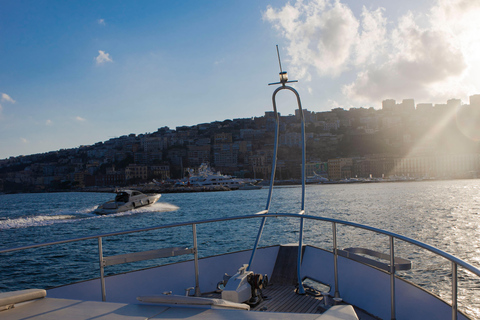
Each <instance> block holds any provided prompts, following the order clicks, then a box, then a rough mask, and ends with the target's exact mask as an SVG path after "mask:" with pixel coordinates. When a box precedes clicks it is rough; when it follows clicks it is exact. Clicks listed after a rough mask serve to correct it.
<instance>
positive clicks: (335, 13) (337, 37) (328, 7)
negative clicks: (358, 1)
mask: <svg viewBox="0 0 480 320" xmlns="http://www.w3.org/2000/svg"><path fill="white" fill-rule="evenodd" d="M263 18H264V20H266V21H268V22H270V23H272V25H273V26H274V28H276V29H277V30H279V31H280V33H281V34H282V35H283V37H284V38H286V39H287V40H288V42H289V45H288V47H287V53H288V55H289V57H290V59H291V61H290V63H291V65H292V67H293V69H294V70H292V71H293V73H295V74H296V75H297V78H306V79H307V80H309V79H310V78H311V74H310V72H309V69H310V68H311V67H314V69H315V70H316V71H317V72H318V73H319V74H320V75H333V76H336V75H339V74H340V73H342V72H343V71H345V70H346V69H347V67H348V64H349V61H350V59H351V55H352V50H353V48H354V46H355V43H356V41H357V38H356V37H357V29H358V27H359V22H358V20H357V19H356V18H355V16H354V15H353V12H352V11H351V10H350V8H348V7H347V6H346V5H344V4H342V3H340V2H339V1H335V2H332V1H327V0H314V1H305V2H303V1H297V2H296V3H295V5H294V6H292V5H290V3H287V4H286V5H285V6H284V7H283V8H281V9H278V10H277V9H274V8H272V7H271V6H268V7H267V10H266V12H265V13H264V15H263Z"/></svg>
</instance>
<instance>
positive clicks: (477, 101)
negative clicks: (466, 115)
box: [470, 94, 480, 107]
mask: <svg viewBox="0 0 480 320" xmlns="http://www.w3.org/2000/svg"><path fill="white" fill-rule="evenodd" d="M470 105H471V106H478V107H480V94H474V95H473V96H470Z"/></svg>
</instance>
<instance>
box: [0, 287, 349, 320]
mask: <svg viewBox="0 0 480 320" xmlns="http://www.w3.org/2000/svg"><path fill="white" fill-rule="evenodd" d="M27 291H28V290H27ZM11 294H12V293H8V295H9V296H8V297H7V298H4V299H2V300H3V301H4V302H5V303H2V304H1V305H2V307H0V310H2V308H4V309H5V308H6V310H3V311H0V318H1V319H2V320H20V319H29V320H47V319H48V320H59V319H62V320H64V319H69V320H87V319H96V320H147V319H195V320H203V319H205V320H207V319H208V320H217V319H218V320H224V319H229V320H235V319H252V320H266V319H280V320H282V319H294V320H357V319H358V317H357V316H356V315H355V312H354V310H353V307H351V306H346V305H344V306H335V307H332V308H330V309H329V310H328V311H327V312H325V313H323V314H307V313H287V312H257V311H246V310H227V309H212V308H198V307H191V306H185V307H179V306H172V305H158V304H127V303H115V302H99V301H83V300H73V299H58V298H38V299H34V300H30V301H25V302H21V301H24V300H25V298H24V297H25V294H24V293H23V292H22V295H21V296H20V298H19V299H17V300H18V302H14V301H12V298H14V299H15V298H18V297H15V293H13V297H12V295H11ZM27 299H30V298H27ZM284 304H285V303H284Z"/></svg>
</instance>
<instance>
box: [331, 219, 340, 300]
mask: <svg viewBox="0 0 480 320" xmlns="http://www.w3.org/2000/svg"><path fill="white" fill-rule="evenodd" d="M332 231H333V272H334V277H335V294H334V297H335V298H340V290H338V261H337V260H338V252H337V224H336V223H335V222H332Z"/></svg>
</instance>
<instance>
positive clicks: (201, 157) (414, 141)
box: [0, 95, 480, 192]
mask: <svg viewBox="0 0 480 320" xmlns="http://www.w3.org/2000/svg"><path fill="white" fill-rule="evenodd" d="M304 116H305V120H306V139H307V141H306V143H307V162H308V163H307V176H314V175H320V176H323V177H325V178H328V179H330V180H342V179H348V178H355V177H356V178H360V177H361V178H370V177H371V178H388V177H397V178H401V177H409V178H425V177H429V178H441V179H450V178H472V177H477V176H478V175H479V169H480V158H479V154H480V153H479V151H480V150H479V141H480V126H479V125H477V124H478V123H480V95H474V96H471V97H470V101H469V104H462V102H461V101H460V100H458V99H451V100H448V101H447V102H446V103H445V104H435V105H434V104H431V103H418V104H415V102H414V100H413V99H405V100H403V101H402V102H400V103H397V102H396V101H395V100H391V99H390V100H385V101H383V103H382V109H381V110H375V109H373V108H370V109H365V108H359V109H350V110H344V109H341V108H336V109H333V110H331V111H328V112H311V111H308V110H304ZM299 118H300V117H299V114H298V110H297V111H296V113H295V115H287V116H282V115H280V121H281V122H280V139H279V143H280V146H279V147H280V148H279V154H278V167H277V177H278V178H279V179H285V180H286V179H298V178H299V177H300V158H301V152H300V147H301V135H300V133H299V128H300V123H299ZM274 127H275V117H274V114H273V112H271V111H268V112H265V115H264V116H262V117H255V118H248V119H234V120H225V121H222V122H220V121H215V122H212V123H202V124H198V125H195V126H182V127H177V128H175V129H170V128H168V127H163V128H159V129H158V130H157V131H156V132H154V133H146V134H140V135H136V134H129V135H126V136H122V137H118V138H113V139H110V140H107V141H104V142H98V143H96V144H95V145H91V146H80V147H79V148H75V149H68V150H58V151H52V152H48V153H44V154H35V155H29V156H20V157H11V158H9V159H3V160H0V192H8V191H11V190H13V191H15V190H47V189H72V188H84V187H89V186H123V185H127V184H132V183H140V182H148V181H152V179H156V180H158V181H165V180H169V179H179V178H182V177H184V176H185V173H186V172H187V169H188V168H195V167H198V166H199V165H200V164H202V163H209V164H210V165H211V166H212V167H213V168H215V169H216V170H219V171H221V172H222V173H225V174H231V175H235V176H238V177H250V178H257V179H266V180H268V179H269V178H270V174H271V167H270V165H271V163H272V157H273V154H272V149H273V148H272V146H273V140H274V137H273V132H274Z"/></svg>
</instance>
